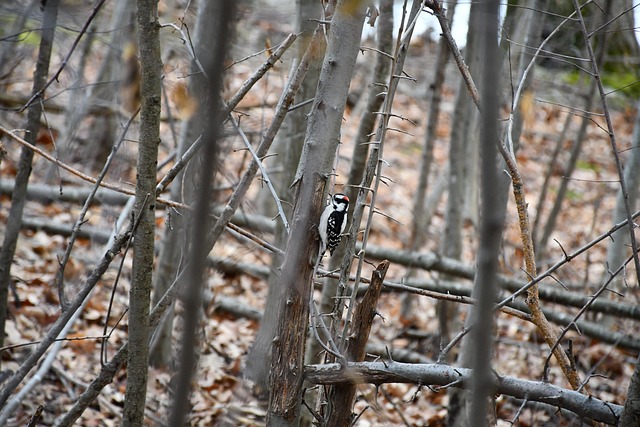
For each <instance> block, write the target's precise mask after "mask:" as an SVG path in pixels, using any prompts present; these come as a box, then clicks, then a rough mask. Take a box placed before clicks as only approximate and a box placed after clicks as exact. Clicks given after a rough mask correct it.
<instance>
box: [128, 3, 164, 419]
mask: <svg viewBox="0 0 640 427" xmlns="http://www.w3.org/2000/svg"><path fill="white" fill-rule="evenodd" d="M137 4H138V28H139V38H140V39H139V46H140V69H141V77H142V79H141V87H140V95H141V101H142V105H141V109H140V140H139V143H138V161H137V165H136V169H137V172H136V203H135V207H134V218H135V221H136V223H137V224H136V228H135V230H134V243H133V245H134V246H133V248H134V256H133V273H132V281H131V289H130V291H129V348H130V351H129V358H128V360H127V389H126V397H125V406H124V416H123V425H125V426H139V425H142V423H143V421H144V408H145V401H146V392H147V372H148V364H149V307H150V304H151V281H152V273H153V262H154V247H155V245H154V241H155V210H156V200H155V195H156V164H157V161H158V144H160V110H161V105H160V104H161V80H160V79H161V77H162V60H161V58H160V38H159V28H160V27H159V24H158V2H157V0H138V3H137Z"/></svg>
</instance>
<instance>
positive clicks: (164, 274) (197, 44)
mask: <svg viewBox="0 0 640 427" xmlns="http://www.w3.org/2000/svg"><path fill="white" fill-rule="evenodd" d="M214 9H215V2H211V1H201V2H199V3H198V11H197V14H196V16H197V20H196V24H195V30H194V36H193V43H194V50H195V53H196V56H197V58H198V59H199V60H201V59H204V58H205V57H206V54H205V53H206V51H207V50H208V49H209V48H210V41H211V40H212V39H213V38H214V34H215V27H214V26H213V25H211V19H213V17H214V16H215V14H214ZM207 89H208V84H207V79H206V77H205V76H203V75H202V72H201V69H200V67H199V66H198V65H197V63H196V62H195V61H193V62H192V64H191V75H190V77H189V80H188V88H187V91H188V93H189V96H192V97H194V98H195V99H196V100H197V102H198V105H205V104H206V100H207V95H208V90H207ZM206 119H207V115H206V113H205V111H204V109H202V108H201V109H199V111H198V112H196V113H195V114H194V115H192V116H191V117H189V118H188V119H187V120H185V122H184V123H183V125H182V131H181V134H180V141H179V143H178V152H177V156H178V157H181V156H182V155H183V154H184V153H185V152H186V151H187V150H188V149H189V147H191V145H192V144H193V143H194V141H195V140H196V139H197V138H198V137H199V136H200V135H201V134H202V132H203V130H204V126H205V124H206ZM199 157H201V153H198V154H197V155H196V159H194V160H195V161H194V160H192V162H193V164H192V165H191V167H187V168H185V169H184V170H183V172H181V173H180V174H178V176H176V178H175V180H174V182H173V183H172V185H171V199H172V200H177V201H181V202H182V203H185V204H187V205H189V206H193V203H194V201H195V194H196V189H197V176H196V175H197V173H199V171H200V170H201V169H200V167H198V166H197V164H198V163H201V162H198V160H197V159H198V158H199ZM167 215H168V221H167V223H168V224H169V226H167V227H166V228H165V230H164V235H163V238H162V241H161V246H160V253H159V255H158V268H157V270H156V274H155V277H154V284H153V303H154V305H155V304H157V303H158V301H159V300H160V299H161V298H162V296H163V295H164V293H165V292H166V290H167V289H168V288H169V286H171V284H172V283H173V281H174V280H175V278H176V276H177V274H178V268H179V266H180V265H181V264H185V258H184V256H185V254H186V249H187V238H186V236H187V234H186V232H187V225H188V224H189V222H190V217H191V214H190V212H181V213H180V214H179V215H176V214H175V213H174V211H173V210H172V209H167ZM172 331H173V309H170V310H168V312H167V313H166V314H165V318H164V320H163V322H162V324H161V326H160V327H159V329H158V331H157V333H156V338H155V340H154V342H153V351H152V352H151V354H150V362H151V364H152V365H154V366H158V367H159V366H164V367H167V366H169V364H170V361H171V355H172V351H171V342H172Z"/></svg>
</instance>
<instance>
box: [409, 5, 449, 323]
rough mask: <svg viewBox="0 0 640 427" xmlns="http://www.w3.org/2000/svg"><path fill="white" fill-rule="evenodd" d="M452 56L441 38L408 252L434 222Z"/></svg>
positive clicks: (445, 42) (410, 271)
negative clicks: (436, 158)
mask: <svg viewBox="0 0 640 427" xmlns="http://www.w3.org/2000/svg"><path fill="white" fill-rule="evenodd" d="M457 3H458V2H457V0H454V1H451V2H449V3H448V4H447V21H449V22H453V17H454V15H455V10H456V4H457ZM450 53H451V51H450V50H449V46H447V41H446V40H445V39H444V38H441V39H440V41H439V42H438V52H437V54H436V57H437V60H436V61H437V62H436V70H435V74H434V77H433V82H431V83H430V84H429V88H428V90H429V94H430V95H429V113H428V118H427V130H426V133H425V138H424V146H423V148H422V156H421V159H420V176H419V178H418V184H417V188H416V193H415V197H414V199H413V218H412V222H411V235H410V236H409V244H408V249H409V250H411V251H416V250H418V249H419V248H420V247H421V246H422V245H423V244H424V241H425V239H426V236H427V228H428V225H429V222H430V218H431V215H427V212H428V211H429V206H427V204H426V198H427V188H428V184H429V175H430V174H431V165H432V163H433V147H434V145H435V140H436V131H437V127H438V119H439V116H440V106H441V103H442V90H443V89H444V82H445V70H446V67H447V62H448V60H449V54H450ZM432 194H433V192H432ZM434 204H435V203H434ZM414 274H415V270H414V269H412V268H410V269H409V270H408V271H407V274H406V276H405V278H407V279H409V278H411V277H413V275H414ZM413 300H414V298H413V296H412V295H410V294H407V295H403V296H402V309H401V311H400V313H401V316H402V317H403V318H404V319H409V318H410V317H411V302H412V301H413Z"/></svg>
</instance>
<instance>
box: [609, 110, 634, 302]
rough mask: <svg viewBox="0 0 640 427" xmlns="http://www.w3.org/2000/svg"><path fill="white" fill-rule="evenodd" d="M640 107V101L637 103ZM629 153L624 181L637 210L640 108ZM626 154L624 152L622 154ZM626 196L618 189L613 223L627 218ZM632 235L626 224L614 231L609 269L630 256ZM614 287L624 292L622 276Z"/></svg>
mask: <svg viewBox="0 0 640 427" xmlns="http://www.w3.org/2000/svg"><path fill="white" fill-rule="evenodd" d="M637 105H638V107H640V103H639V104H637ZM625 153H628V155H629V158H628V160H627V161H626V162H625V164H624V181H625V183H626V184H627V189H628V192H629V194H628V195H626V197H628V198H629V205H630V206H631V211H632V212H634V211H635V210H636V206H637V202H638V192H639V191H640V173H639V171H640V109H639V110H638V113H636V121H635V124H634V128H633V137H632V140H631V147H630V148H629V150H627V151H625ZM621 155H624V154H621ZM624 197H625V195H623V194H622V191H621V190H618V195H617V196H616V206H615V208H614V210H613V221H612V223H613V224H618V223H620V222H622V221H624V220H625V219H627V213H626V210H625V207H624ZM629 238H630V235H629V226H628V225H627V226H624V227H622V228H621V229H620V230H618V231H616V232H614V233H613V234H612V235H611V239H610V240H609V246H608V248H607V263H608V264H609V270H611V271H614V270H616V269H617V268H618V267H619V266H620V265H622V263H623V262H624V261H625V259H626V258H627V256H628V252H629V248H630V240H629ZM610 287H611V288H612V289H614V290H616V291H619V292H623V291H624V287H625V285H624V283H623V280H622V278H621V277H617V278H616V279H614V281H613V282H612V283H611V286H610Z"/></svg>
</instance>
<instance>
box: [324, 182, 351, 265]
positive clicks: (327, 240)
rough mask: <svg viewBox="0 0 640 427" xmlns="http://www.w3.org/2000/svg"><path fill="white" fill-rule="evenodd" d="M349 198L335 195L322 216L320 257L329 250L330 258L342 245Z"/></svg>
mask: <svg viewBox="0 0 640 427" xmlns="http://www.w3.org/2000/svg"><path fill="white" fill-rule="evenodd" d="M348 209H349V198H348V197H347V196H345V195H344V194H342V193H337V194H334V195H333V197H331V203H329V204H328V205H327V207H326V208H325V209H324V212H322V216H320V224H319V225H318V231H319V233H320V240H321V242H320V257H322V256H324V253H325V252H326V251H327V249H328V250H329V256H331V255H333V251H334V250H335V249H336V247H337V246H338V244H340V239H342V233H343V232H344V229H345V227H346V226H347V210H348Z"/></svg>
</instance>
